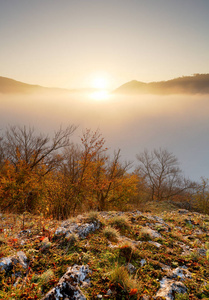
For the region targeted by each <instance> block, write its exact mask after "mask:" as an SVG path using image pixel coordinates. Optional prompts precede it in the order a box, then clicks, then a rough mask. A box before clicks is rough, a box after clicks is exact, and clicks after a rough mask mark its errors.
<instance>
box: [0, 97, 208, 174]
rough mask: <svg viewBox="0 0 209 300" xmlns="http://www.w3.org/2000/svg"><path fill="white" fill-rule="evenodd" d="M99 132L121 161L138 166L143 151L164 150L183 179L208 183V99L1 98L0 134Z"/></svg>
mask: <svg viewBox="0 0 209 300" xmlns="http://www.w3.org/2000/svg"><path fill="white" fill-rule="evenodd" d="M69 124H75V125H78V126H79V127H78V129H77V131H76V132H75V133H74V136H73V137H72V140H73V141H75V142H79V136H80V135H81V132H82V130H83V129H85V128H91V129H92V130H96V129H98V128H99V129H100V131H101V133H102V135H103V136H104V137H105V139H106V146H107V147H109V148H110V151H111V152H113V151H114V149H116V150H117V149H118V148H121V150H122V159H124V160H131V161H134V162H135V163H137V162H136V158H135V156H136V154H137V153H140V152H142V151H143V150H144V148H147V149H149V150H152V149H154V148H159V147H162V148H166V149H168V150H169V151H170V152H173V153H174V154H175V155H176V156H177V158H178V159H179V161H180V162H181V168H182V169H183V171H184V173H185V175H186V176H188V177H190V178H191V179H195V180H199V179H200V177H201V176H203V177H209V136H208V132H209V95H204V96H202V95H192V96H189V95H186V96H185V95H169V96H154V95H140V96H118V95H111V96H110V98H109V99H106V100H100V101H99V100H92V99H91V97H90V95H87V94H78V93H76V94H69V95H61V96H58V95H56V96H50V95H18V96H14V95H12V96H11V95H10V96H8V95H0V129H1V130H4V129H5V128H6V127H7V126H8V125H30V126H32V127H34V128H35V129H36V130H37V131H39V132H40V131H41V132H44V133H49V134H50V133H51V132H53V131H54V130H56V129H57V128H58V127H59V126H60V125H62V126H63V127H65V126H67V125H69Z"/></svg>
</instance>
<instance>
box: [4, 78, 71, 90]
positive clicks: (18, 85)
mask: <svg viewBox="0 0 209 300" xmlns="http://www.w3.org/2000/svg"><path fill="white" fill-rule="evenodd" d="M75 91H76V90H67V89H59V88H47V87H43V86H40V85H32V84H27V83H23V82H20V81H16V80H14V79H10V78H6V77H1V76H0V94H31V93H70V92H75Z"/></svg>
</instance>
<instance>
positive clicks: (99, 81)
mask: <svg viewBox="0 0 209 300" xmlns="http://www.w3.org/2000/svg"><path fill="white" fill-rule="evenodd" d="M92 87H93V88H94V89H102V90H105V89H107V88H108V80H107V78H105V77H95V78H93V79H92Z"/></svg>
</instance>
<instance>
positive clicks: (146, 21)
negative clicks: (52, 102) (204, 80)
mask: <svg viewBox="0 0 209 300" xmlns="http://www.w3.org/2000/svg"><path fill="white" fill-rule="evenodd" d="M208 30H209V0H126V1H125V0H34V1H32V0H0V43H1V46H0V76H4V77H9V78H13V79H16V80H19V81H23V82H26V83H30V84H39V85H43V86H49V87H53V86H54V87H64V88H82V87H88V86H90V84H91V80H92V78H94V77H95V76H98V75H97V74H101V76H104V77H105V76H106V77H107V78H108V80H109V88H110V89H114V88H116V87H118V86H119V85H121V84H123V83H125V82H127V81H130V80H134V79H135V80H139V81H144V82H150V81H159V80H168V79H172V78H175V77H180V76H182V75H192V74H194V73H209V34H208Z"/></svg>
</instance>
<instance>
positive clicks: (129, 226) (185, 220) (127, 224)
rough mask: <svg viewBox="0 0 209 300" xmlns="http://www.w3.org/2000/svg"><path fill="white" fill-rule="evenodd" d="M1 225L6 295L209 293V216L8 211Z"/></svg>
mask: <svg viewBox="0 0 209 300" xmlns="http://www.w3.org/2000/svg"><path fill="white" fill-rule="evenodd" d="M0 224H1V225H0V243H1V252H0V256H1V260H0V268H1V271H0V298H2V299H45V300H48V299H156V298H157V299H202V298H204V299H208V298H209V250H208V249H209V239H208V238H209V216H207V215H202V214H199V213H191V212H189V211H187V210H176V211H170V212H163V213H158V214H150V213H145V212H143V213H142V212H140V211H133V212H126V213H124V212H101V213H89V214H85V215H80V216H77V217H76V218H71V219H69V220H65V221H63V222H59V221H55V220H44V219H43V218H41V217H37V216H32V215H30V214H27V215H25V216H24V223H23V217H22V216H17V215H6V214H1V216H0ZM23 225H24V228H23V227H22V226H23ZM63 275H64V276H63Z"/></svg>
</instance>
